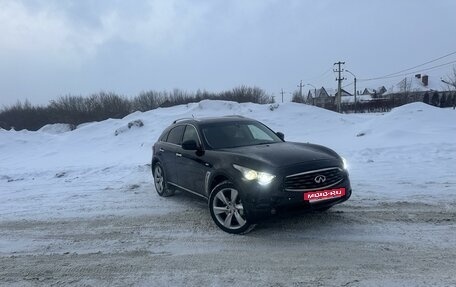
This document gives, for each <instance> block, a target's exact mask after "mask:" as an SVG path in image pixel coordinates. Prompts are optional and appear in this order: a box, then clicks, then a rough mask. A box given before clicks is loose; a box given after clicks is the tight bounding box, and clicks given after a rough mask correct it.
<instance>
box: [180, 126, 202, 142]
mask: <svg viewBox="0 0 456 287" xmlns="http://www.w3.org/2000/svg"><path fill="white" fill-rule="evenodd" d="M188 140H194V141H195V142H196V143H197V144H198V143H199V139H198V133H197V131H196V130H195V128H194V127H193V126H190V125H187V126H186V127H185V132H184V138H183V139H182V142H185V141H188Z"/></svg>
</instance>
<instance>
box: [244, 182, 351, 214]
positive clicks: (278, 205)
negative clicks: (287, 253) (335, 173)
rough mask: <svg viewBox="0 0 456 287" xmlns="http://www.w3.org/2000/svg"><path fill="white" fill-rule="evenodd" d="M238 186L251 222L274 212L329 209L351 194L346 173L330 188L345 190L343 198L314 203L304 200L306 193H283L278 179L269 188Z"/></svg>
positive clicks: (281, 183) (253, 185) (252, 185)
mask: <svg viewBox="0 0 456 287" xmlns="http://www.w3.org/2000/svg"><path fill="white" fill-rule="evenodd" d="M239 184H240V186H241V190H243V191H244V192H243V198H242V200H243V204H244V205H245V207H246V210H247V212H248V216H249V217H250V218H251V220H253V221H256V220H257V219H261V218H263V217H266V216H269V215H271V214H274V213H276V212H281V211H286V210H291V209H303V210H317V209H323V208H327V207H331V206H333V205H335V204H339V203H342V202H344V201H346V200H348V199H349V198H350V196H351V193H352V189H351V186H350V180H349V177H348V173H346V175H345V177H344V179H343V180H342V182H340V183H338V184H337V185H335V186H332V187H331V189H333V188H345V195H344V196H342V197H338V198H332V199H327V200H322V201H318V202H314V203H310V202H309V201H305V200H304V193H306V192H307V191H306V192H303V191H285V190H284V186H283V180H280V179H279V180H276V181H275V182H272V183H271V184H270V185H269V186H261V185H259V184H257V183H255V182H246V181H242V182H240V183H239ZM315 191H318V190H315Z"/></svg>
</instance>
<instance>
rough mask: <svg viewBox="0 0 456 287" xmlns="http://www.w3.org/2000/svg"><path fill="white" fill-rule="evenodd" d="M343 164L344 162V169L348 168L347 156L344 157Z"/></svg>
mask: <svg viewBox="0 0 456 287" xmlns="http://www.w3.org/2000/svg"><path fill="white" fill-rule="evenodd" d="M342 164H343V167H344V169H346V170H348V162H347V160H346V159H345V158H343V157H342Z"/></svg>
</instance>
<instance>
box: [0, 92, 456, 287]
mask: <svg viewBox="0 0 456 287" xmlns="http://www.w3.org/2000/svg"><path fill="white" fill-rule="evenodd" d="M233 114H238V115H243V116H247V117H251V118H255V119H258V120H260V121H262V122H264V123H265V124H267V125H268V126H269V127H271V128H272V129H274V130H276V131H282V132H284V133H285V138H286V140H288V141H302V142H312V143H317V144H323V145H326V146H329V147H331V148H333V149H334V150H336V151H337V152H338V153H339V154H341V155H343V156H344V157H345V158H346V159H348V161H349V165H350V177H351V181H352V187H353V196H352V198H351V199H350V200H349V201H348V202H346V203H344V204H342V205H338V206H337V207H335V208H333V209H331V210H330V211H328V212H326V213H323V214H314V213H307V214H293V215H280V216H277V217H275V218H272V219H270V220H267V221H265V222H264V223H262V224H259V226H257V229H256V230H254V231H253V232H252V233H250V234H249V235H246V236H232V235H228V234H225V233H223V232H222V231H220V230H218V229H217V227H216V226H215V224H213V223H212V221H211V218H210V215H209V212H208V210H207V207H206V204H205V203H204V202H200V201H198V200H195V199H193V198H191V197H189V196H187V195H185V194H178V195H176V196H175V197H172V198H160V197H158V195H156V193H155V190H154V187H153V183H152V177H151V172H150V166H149V163H150V160H151V154H152V150H151V147H152V144H153V143H154V142H155V141H156V139H157V138H158V136H159V135H160V133H161V132H162V130H163V129H164V128H165V127H166V126H167V125H169V124H170V123H171V122H172V121H173V120H174V119H176V118H182V117H192V116H194V117H203V116H221V115H233ZM134 120H141V121H142V122H143V123H144V126H142V127H137V126H133V127H131V128H128V123H130V122H132V121H134ZM116 134H117V135H116ZM455 220H456V111H454V110H452V109H439V108H435V107H431V106H428V105H425V104H422V103H414V104H409V105H405V106H402V107H399V108H396V109H394V110H393V111H391V112H389V113H385V114H357V115H354V114H349V115H341V114H337V113H333V112H330V111H327V110H323V109H320V108H317V107H312V106H306V105H302V104H295V103H285V104H280V105H277V104H276V105H274V106H270V105H256V104H237V103H232V102H223V101H203V102H200V103H195V104H189V105H182V106H178V107H172V108H163V109H157V110H153V111H149V112H145V113H140V112H136V113H133V114H131V115H129V116H127V117H125V118H124V119H120V120H114V119H110V120H106V121H103V122H95V123H88V124H84V125H81V126H79V127H78V128H77V129H75V130H73V131H70V130H69V129H68V128H67V127H65V126H63V125H55V126H46V127H45V128H43V129H41V130H40V131H37V132H29V131H5V130H0V267H1V268H0V284H4V285H8V286H9V285H16V286H29V285H34V284H38V285H40V284H41V285H43V286H45V285H46V286H47V285H52V284H55V285H63V284H72V285H86V286H99V285H105V286H112V285H119V286H124V285H128V284H134V285H143V286H176V285H177V286H180V285H183V286H184V285H193V286H200V285H215V286H225V285H230V286H245V285H249V284H248V283H252V284H253V285H261V286H377V285H388V286H404V285H406V286H429V285H456V276H455V275H454V270H453V268H454V266H456V239H455V238H456V224H455Z"/></svg>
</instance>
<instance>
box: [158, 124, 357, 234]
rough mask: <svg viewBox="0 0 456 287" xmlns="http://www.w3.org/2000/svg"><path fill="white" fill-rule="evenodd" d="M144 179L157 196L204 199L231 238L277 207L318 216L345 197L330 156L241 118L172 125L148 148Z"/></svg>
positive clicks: (344, 174) (341, 174)
mask: <svg viewBox="0 0 456 287" xmlns="http://www.w3.org/2000/svg"><path fill="white" fill-rule="evenodd" d="M152 174H153V177H154V182H155V189H156V191H157V193H158V194H159V195H160V196H165V197H166V196H171V195H173V194H174V192H175V190H182V191H186V192H189V193H191V194H194V195H196V196H198V197H200V198H202V199H204V200H206V201H207V202H208V205H209V211H210V214H211V216H212V219H213V220H214V222H215V224H216V225H217V226H218V227H219V228H221V229H222V230H223V231H225V232H228V233H235V234H240V233H246V232H248V231H250V230H251V227H252V226H254V225H253V224H254V223H256V222H258V220H260V219H261V218H264V217H265V216H267V215H270V214H273V213H275V212H277V210H283V209H290V208H296V207H297V208H303V209H311V210H318V211H323V210H326V209H328V208H330V207H331V206H333V205H335V204H338V203H341V202H343V201H346V200H347V199H348V198H349V197H350V195H351V192H352V190H351V187H350V181H349V178H348V171H347V170H346V167H345V160H344V159H343V158H342V157H340V156H339V155H338V154H337V153H336V152H334V151H333V150H331V149H329V148H327V147H324V146H320V145H315V144H310V143H297V142H286V141H285V140H284V135H283V134H282V133H280V132H277V133H276V132H274V131H272V130H271V129H270V128H268V127H267V126H265V125H264V124H262V123H260V122H258V121H256V120H253V119H249V118H244V117H241V116H227V117H217V118H201V119H180V120H176V121H174V122H173V124H172V125H170V126H169V127H168V128H166V129H165V130H164V131H163V133H162V134H161V136H160V138H159V139H158V141H157V142H156V143H155V144H154V146H153V157H152Z"/></svg>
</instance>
